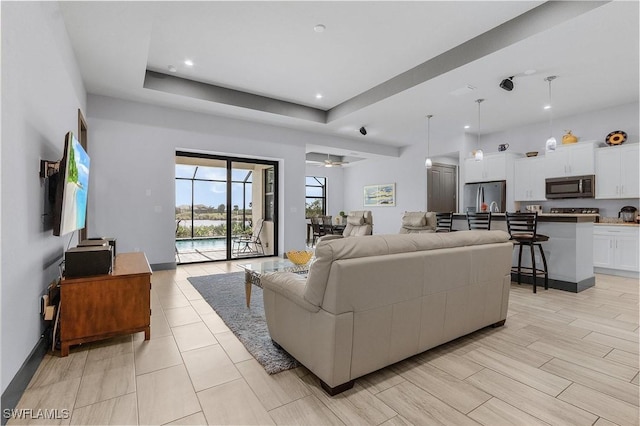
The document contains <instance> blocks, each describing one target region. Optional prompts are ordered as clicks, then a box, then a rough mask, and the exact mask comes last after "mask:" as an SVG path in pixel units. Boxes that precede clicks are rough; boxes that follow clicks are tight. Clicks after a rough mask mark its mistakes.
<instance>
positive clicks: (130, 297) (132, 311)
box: [59, 252, 151, 357]
mask: <svg viewBox="0 0 640 426" xmlns="http://www.w3.org/2000/svg"><path fill="white" fill-rule="evenodd" d="M150 324H151V268H150V267H149V262H148V261H147V257H146V256H145V254H144V253H141V252H136V253H121V254H119V255H117V256H116V259H115V263H114V267H113V271H112V273H111V274H106V275H95V276H91V277H82V278H69V279H63V280H62V281H61V282H60V324H59V327H60V355H61V356H63V357H64V356H67V355H69V347H70V346H71V345H77V344H80V343H87V342H93V341H96V340H102V339H106V338H109V337H113V336H118V335H123V334H131V333H137V332H140V331H144V338H145V340H149V338H150V337H151V329H150Z"/></svg>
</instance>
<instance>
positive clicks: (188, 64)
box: [184, 59, 193, 67]
mask: <svg viewBox="0 0 640 426" xmlns="http://www.w3.org/2000/svg"><path fill="white" fill-rule="evenodd" d="M184 64H185V65H186V66H188V67H192V66H193V61H192V60H191V59H187V60H186V61H184Z"/></svg>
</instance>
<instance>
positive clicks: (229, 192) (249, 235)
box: [175, 152, 277, 263]
mask: <svg viewBox="0 0 640 426" xmlns="http://www.w3.org/2000/svg"><path fill="white" fill-rule="evenodd" d="M175 168H176V169H175V176H176V261H177V262H178V263H191V262H206V261H215V260H230V259H241V258H252V257H260V256H268V255H272V254H274V253H277V238H276V236H277V232H275V231H276V230H277V215H275V214H274V213H275V211H274V206H275V205H277V203H276V199H275V197H276V195H277V191H275V188H276V187H277V182H276V179H275V176H277V173H275V171H276V170H277V163H275V162H269V161H260V160H248V159H242V160H240V159H238V158H232V157H222V156H210V155H202V154H194V153H184V152H178V153H176V166H175ZM267 182H269V184H267Z"/></svg>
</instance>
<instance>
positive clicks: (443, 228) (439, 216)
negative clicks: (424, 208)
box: [436, 212, 453, 232]
mask: <svg viewBox="0 0 640 426" xmlns="http://www.w3.org/2000/svg"><path fill="white" fill-rule="evenodd" d="M452 226H453V213H451V212H448V213H436V232H451V228H452Z"/></svg>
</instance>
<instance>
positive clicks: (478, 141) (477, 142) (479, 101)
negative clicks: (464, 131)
mask: <svg viewBox="0 0 640 426" xmlns="http://www.w3.org/2000/svg"><path fill="white" fill-rule="evenodd" d="M476 102H477V103H478V137H477V138H476V149H480V104H481V103H482V102H484V99H476Z"/></svg>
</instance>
